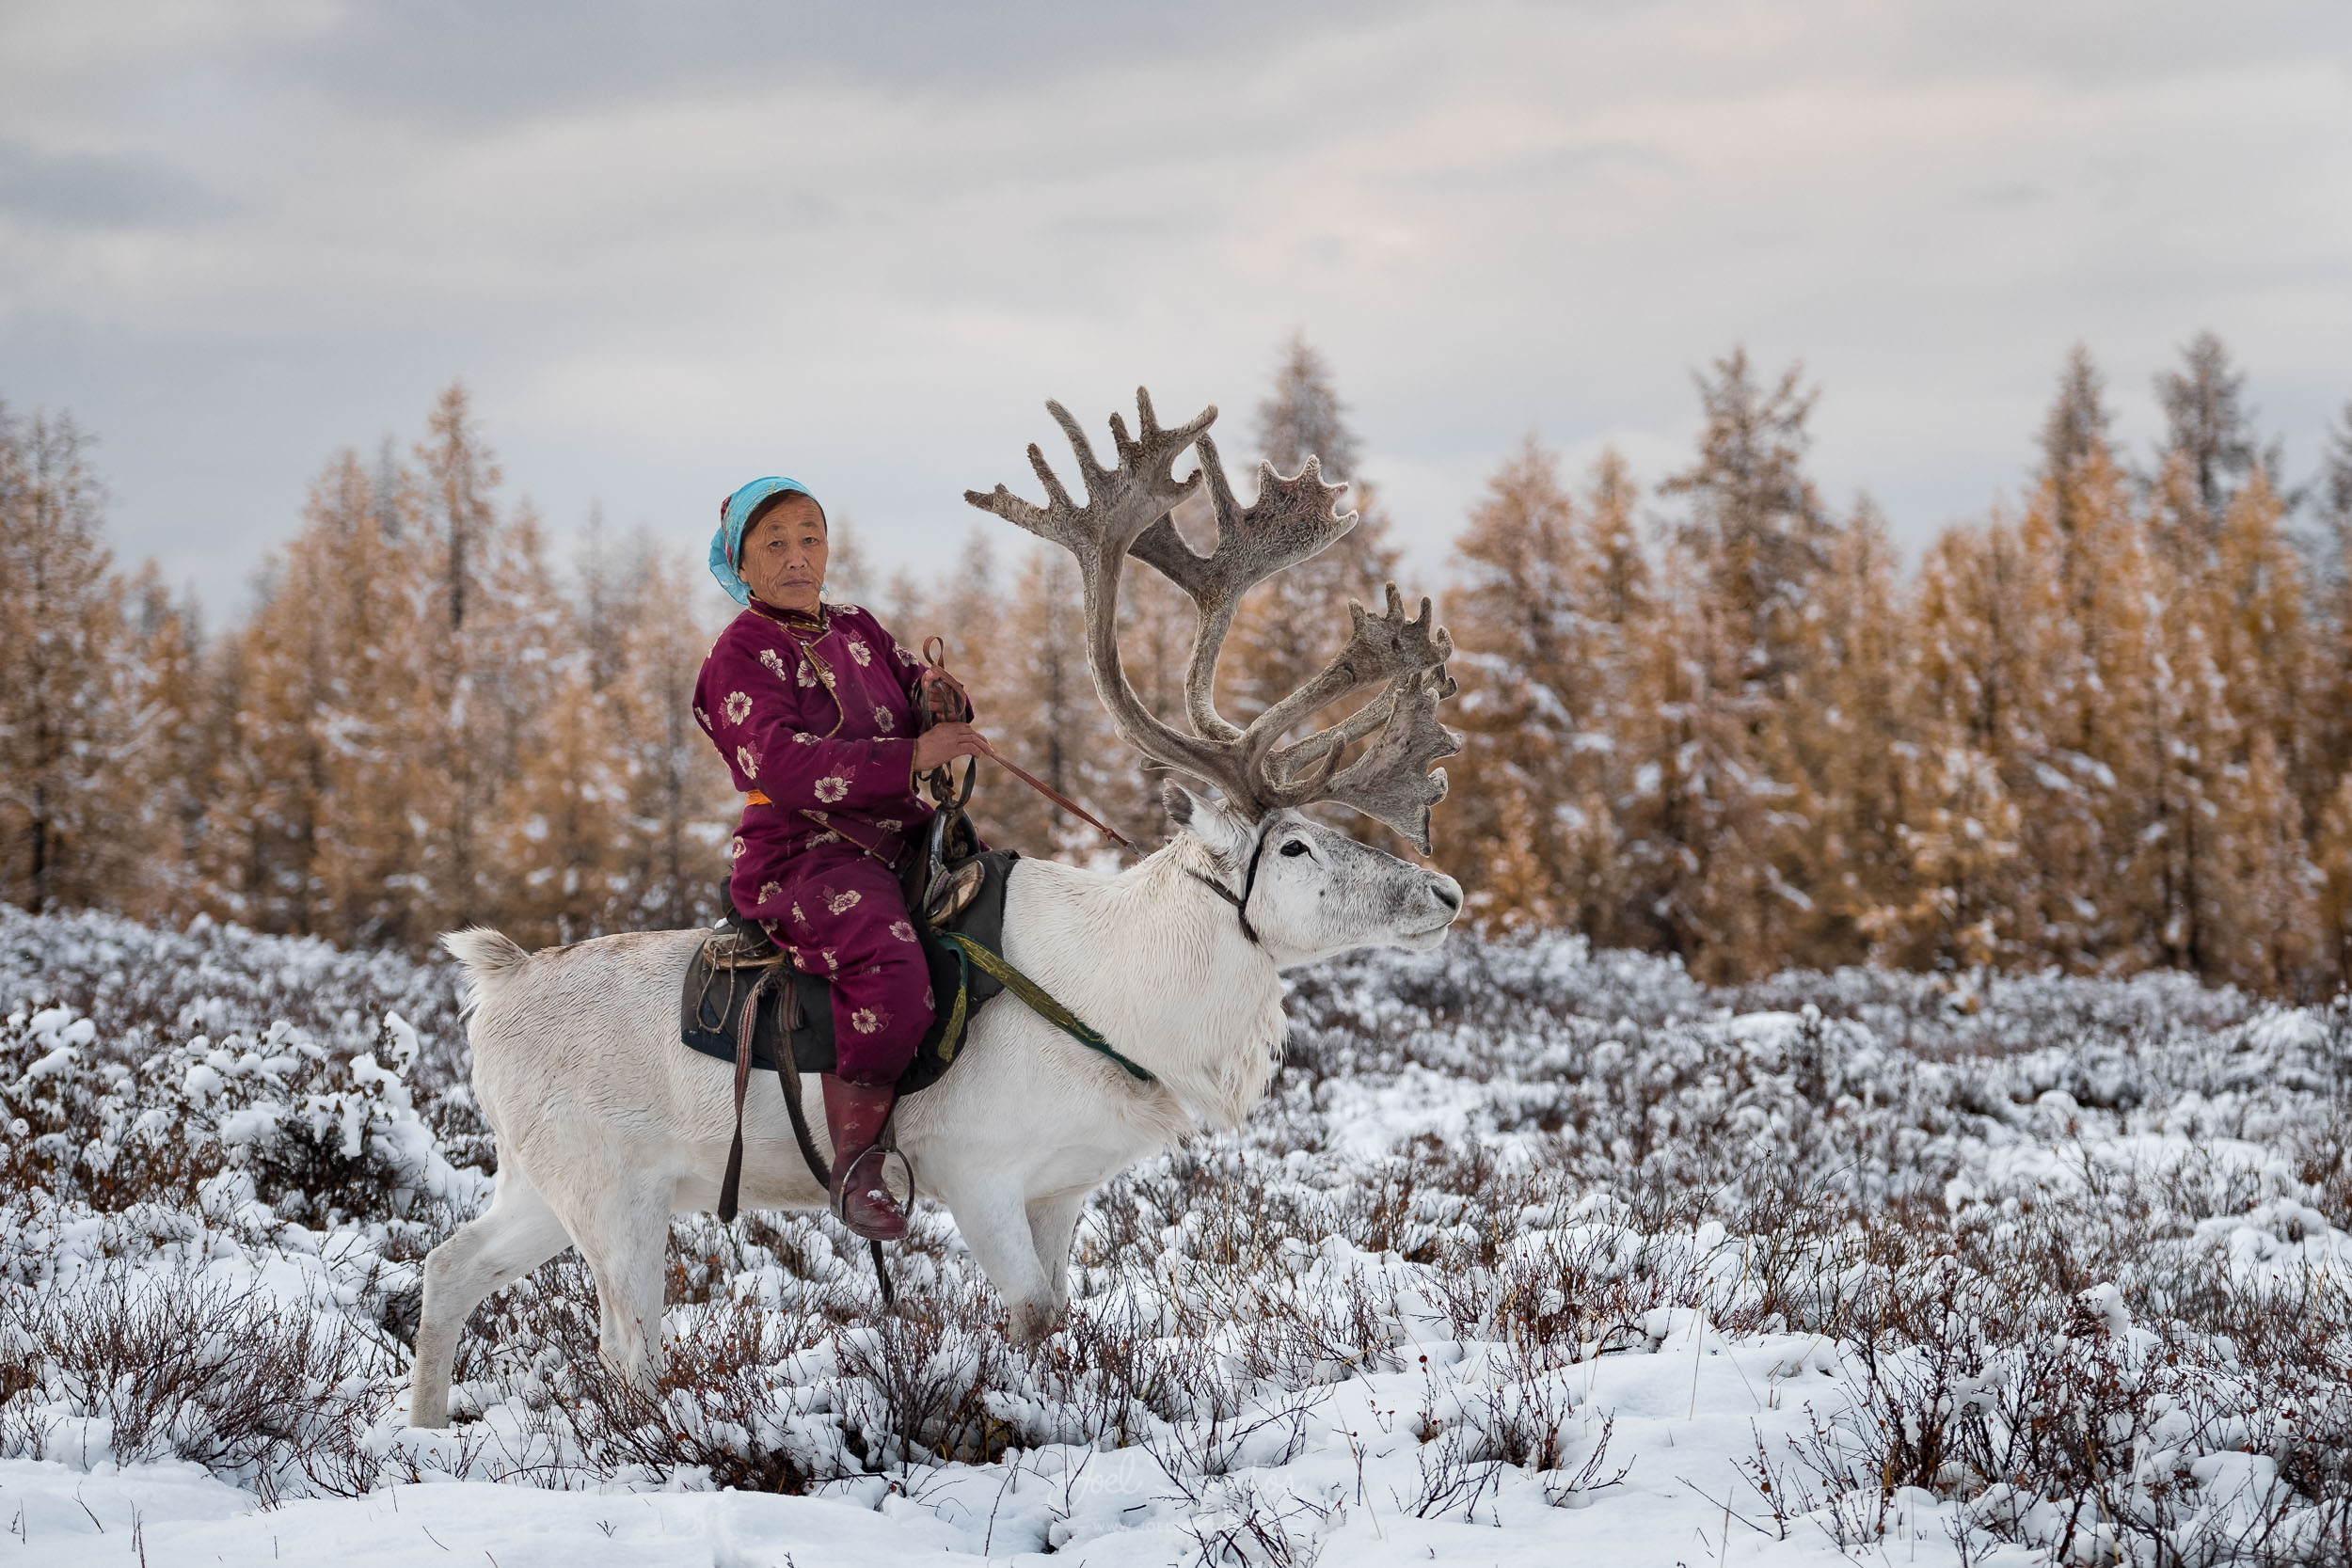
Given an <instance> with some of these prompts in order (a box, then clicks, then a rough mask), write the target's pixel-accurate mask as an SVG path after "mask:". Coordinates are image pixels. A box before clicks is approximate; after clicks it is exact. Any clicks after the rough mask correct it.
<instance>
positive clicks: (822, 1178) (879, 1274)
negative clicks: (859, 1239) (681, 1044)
mask: <svg viewBox="0 0 2352 1568" xmlns="http://www.w3.org/2000/svg"><path fill="white" fill-rule="evenodd" d="M784 986H785V990H784V994H785V997H786V1000H787V1003H788V1004H789V1005H790V1007H791V1012H790V1014H789V1015H788V1016H787V1017H786V1019H785V1020H784V1029H783V1035H784V1057H785V1059H784V1060H783V1061H779V1062H778V1063H777V1064H776V1084H777V1086H778V1087H780V1088H781V1089H783V1090H784V1111H785V1115H786V1116H787V1117H791V1118H792V1141H793V1142H794V1143H796V1144H798V1145H800V1146H801V1158H802V1159H803V1161H805V1162H807V1164H808V1174H809V1175H811V1176H813V1177H815V1178H816V1179H817V1186H818V1191H820V1192H831V1191H832V1189H833V1172H832V1171H831V1170H829V1169H827V1168H826V1166H825V1157H824V1156H823V1155H821V1154H819V1153H818V1152H817V1139H816V1137H815V1136H814V1135H813V1134H812V1133H811V1132H809V1130H808V1113H807V1111H805V1110H803V1108H802V1106H801V1074H800V1066H801V1064H800V1060H799V1058H798V1057H797V1056H795V1055H794V1053H793V1050H792V1036H793V1024H794V1023H795V1022H797V1020H798V1017H799V1014H800V1010H801V982H800V976H799V975H798V974H795V975H793V976H791V977H790V978H788V979H787V980H786V981H785V983H784ZM737 1116H738V1117H739V1118H740V1116H741V1112H740V1111H738V1112H737ZM736 1137H737V1139H738V1140H740V1139H741V1137H742V1133H741V1132H740V1131H738V1132H737V1133H736ZM866 1253H867V1256H869V1257H871V1258H872V1259H874V1277H875V1279H877V1280H878V1281H880V1282H881V1284H882V1306H883V1307H885V1308H888V1307H896V1306H898V1291H897V1290H896V1289H895V1288H894V1287H893V1286H892V1285H891V1283H890V1264H889V1263H888V1261H887V1260H886V1259H883V1257H882V1243H880V1242H878V1241H875V1240H874V1239H873V1238H872V1237H871V1236H868V1237H867V1238H866Z"/></svg>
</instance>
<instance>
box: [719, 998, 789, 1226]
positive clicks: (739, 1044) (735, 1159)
mask: <svg viewBox="0 0 2352 1568" xmlns="http://www.w3.org/2000/svg"><path fill="white" fill-rule="evenodd" d="M775 976H776V972H775V971H774V970H772V969H770V970H763V971H761V973H760V976H759V978H758V979H756V980H755V981H753V982H752V989H751V991H750V994H749V995H747V996H746V997H745V998H744V1001H743V1016H742V1018H741V1020H740V1021H739V1022H738V1023H737V1024H736V1027H735V1141H734V1142H733V1143H731V1144H729V1145H728V1146H727V1173H726V1175H724V1176H723V1177H721V1178H720V1179H719V1223H720V1224H722V1225H725V1224H729V1223H732V1222H733V1220H734V1219H735V1212H736V1206H737V1202H738V1200H739V1198H740V1197H741V1196H742V1190H743V1097H744V1095H745V1093H746V1092H747V1091H748V1090H749V1089H750V1088H751V1084H752V1034H753V1031H754V1030H755V1028H756V1027H757V1026H758V1023H759V1004H760V1001H761V999H762V998H764V997H765V996H766V995H767V994H768V987H769V983H770V982H771V981H772V980H773V979H774V978H775Z"/></svg>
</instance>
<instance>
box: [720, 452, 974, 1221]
mask: <svg viewBox="0 0 2352 1568" xmlns="http://www.w3.org/2000/svg"><path fill="white" fill-rule="evenodd" d="M719 515H720V522H719V531H718V533H717V534H716V535H715V536H714V537H713V538H712V540H711V542H710V570H711V575H712V576H714V577H716V578H718V579H719V583H720V586H722V587H723V588H724V589H726V591H727V593H728V594H730V595H732V596H733V597H734V599H735V600H736V602H737V603H739V604H740V605H742V606H743V611H742V613H741V614H739V615H738V616H737V617H736V618H735V619H734V621H732V622H731V623H729V624H728V626H727V628H726V629H725V630H724V631H723V632H721V633H720V634H719V641H717V643H715V644H714V645H713V646H712V648H711V650H710V656H709V657H707V658H706V659H705V660H704V661H703V668H702V675H701V678H700V679H699V680H698V681H697V682H696V684H695V688H694V719H695V721H696V722H698V723H699V724H701V725H702V727H703V729H704V731H705V732H706V733H707V734H708V735H709V736H710V739H711V742H712V744H714V745H716V746H717V747H718V748H719V754H720V755H721V756H722V757H724V758H725V759H726V764H727V767H728V768H730V769H731V770H732V771H733V773H734V775H735V787H736V788H737V789H739V790H740V791H742V792H743V794H744V795H745V797H746V798H747V800H746V803H745V805H744V807H743V822H742V826H741V827H740V828H739V830H738V831H737V832H736V835H735V842H734V844H733V846H732V847H731V849H730V851H729V852H730V854H731V855H732V857H733V860H734V870H733V873H732V876H731V878H730V889H731V891H732V893H733V895H734V898H735V907H736V910H737V911H739V912H740V913H741V914H743V915H744V916H746V917H747V918H750V919H754V920H757V921H758V922H759V923H760V925H761V926H762V927H765V928H766V929H767V931H768V933H769V935H770V936H771V937H772V938H774V939H775V941H776V942H777V943H778V944H779V945H780V946H782V947H783V948H784V949H785V950H786V952H787V953H788V954H789V955H790V956H791V959H792V963H793V966H794V967H795V968H797V969H800V970H802V971H803V972H805V973H807V974H821V975H823V976H825V978H826V979H828V980H830V981H832V982H833V1017H834V1041H835V1045H836V1049H837V1052H838V1060H837V1063H836V1067H835V1071H834V1072H833V1073H828V1074H826V1075H825V1078H824V1093H825V1121H826V1124H827V1126H828V1128H829V1130H830V1131H831V1132H832V1134H833V1148H834V1164H833V1193H832V1196H833V1207H834V1213H836V1214H838V1215H839V1216H840V1217H841V1219H842V1221H843V1223H844V1224H846V1225H848V1226H849V1227H850V1229H852V1230H854V1231H856V1232H857V1233H858V1234H859V1235H861V1236H870V1237H874V1238H876V1239H879V1240H882V1241H891V1240H895V1239H897V1238H898V1237H899V1236H902V1235H904V1234H905V1232H906V1214H905V1212H904V1211H902V1210H901V1209H900V1208H899V1207H898V1202H897V1200H896V1199H894V1198H893V1197H892V1196H890V1193H889V1191H888V1189H887V1188H886V1187H885V1186H884V1185H883V1183H882V1151H881V1150H880V1149H879V1148H877V1147H876V1146H877V1144H878V1143H879V1141H880V1140H881V1137H882V1129H883V1127H884V1126H885V1124H887V1122H888V1121H889V1119H890V1107H891V1102H892V1101H893V1100H894V1098H895V1097H896V1093H897V1091H896V1087H895V1085H896V1084H897V1082H898V1076H899V1074H901V1073H903V1072H904V1071H905V1070H906V1069H907V1065H908V1063H909V1062H911V1061H912V1060H913V1059H914V1051H915V1047H916V1046H918V1045H920V1044H921V1043H922V1039H923V1036H924V1033H925V1032H926V1031H927V1030H928V1029H930V1024H931V1019H932V1014H933V1009H934V999H933V997H932V995H931V991H930V974H929V972H928V970H927V969H926V967H925V965H924V961H923V952H922V948H921V947H920V945H918V943H917V942H916V940H915V935H914V923H913V922H912V921H911V920H910V919H909V917H908V914H907V908H906V901H905V895H904V894H903V893H902V892H901V891H900V884H899V880H898V869H897V868H898V866H899V865H901V864H903V863H904V861H903V857H904V856H906V855H909V854H913V853H917V852H919V846H920V842H921V839H922V834H923V830H924V827H925V824H926V823H927V822H928V821H929V820H930V807H928V806H926V805H925V804H924V803H923V802H922V801H921V800H918V799H917V798H916V796H915V792H914V790H915V780H916V779H917V777H919V776H920V775H922V774H924V773H928V772H930V770H931V769H932V768H938V767H941V766H943V765H945V764H946V763H947V762H949V761H951V760H953V759H954V758H957V757H969V756H978V755H980V754H981V753H982V751H983V748H984V747H985V744H986V743H985V742H984V741H983V740H982V739H981V738H980V735H979V732H977V730H975V729H973V728H972V726H971V725H970V723H968V722H966V720H968V719H969V717H970V705H969V704H968V703H967V702H966V701H965V700H964V695H963V691H962V689H961V687H960V686H958V685H957V684H956V683H955V682H954V680H953V679H952V678H950V677H948V676H947V675H946V673H945V672H944V671H935V670H929V671H927V670H926V669H925V667H924V666H923V665H922V664H921V663H920V662H919V661H917V660H916V659H914V657H910V656H909V655H908V653H907V652H906V650H905V649H903V648H901V647H899V646H898V642H897V641H894V640H893V639H892V637H891V635H890V633H889V632H887V631H885V630H883V629H882V623H881V622H879V621H877V620H875V619H874V617H873V616H872V615H871V614H869V613H868V612H866V610H860V609H858V608H857V607H855V606H853V605H844V604H827V603H825V602H824V600H823V598H822V597H821V594H822V591H823V588H824V584H825V556H826V522H825V513H824V509H823V508H822V507H820V506H819V505H818V503H817V498H816V497H814V496H812V495H810V494H809V492H808V491H807V490H806V489H805V488H804V487H803V486H802V485H801V484H800V483H798V482H797V481H794V480H789V479H777V478H771V479H761V480H755V481H754V482H752V483H749V484H746V485H745V486H743V488H741V489H740V490H738V491H737V492H736V493H735V494H734V495H732V496H730V497H728V498H727V499H726V501H725V503H724V504H723V506H722V507H721V509H720V514H719ZM917 705H923V706H925V707H927V708H928V709H929V710H930V715H931V717H932V719H933V721H934V722H933V723H932V725H931V727H930V728H929V729H923V730H921V733H920V734H918V733H917V731H918V729H919V728H920V726H918V725H917V723H916V722H915V715H916V712H917Z"/></svg>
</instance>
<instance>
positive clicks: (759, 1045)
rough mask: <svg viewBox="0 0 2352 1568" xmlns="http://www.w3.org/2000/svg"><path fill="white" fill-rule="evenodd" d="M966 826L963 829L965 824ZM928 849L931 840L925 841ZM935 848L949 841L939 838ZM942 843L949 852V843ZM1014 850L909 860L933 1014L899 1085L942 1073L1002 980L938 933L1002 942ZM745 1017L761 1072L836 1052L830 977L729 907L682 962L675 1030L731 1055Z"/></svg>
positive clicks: (804, 1064) (820, 1066)
mask: <svg viewBox="0 0 2352 1568" xmlns="http://www.w3.org/2000/svg"><path fill="white" fill-rule="evenodd" d="M966 831H967V832H968V830H966ZM931 848H932V847H931V846H929V845H927V846H926V849H927V850H929V849H931ZM942 848H949V847H946V846H943V847H942ZM949 852H952V850H951V849H949ZM1019 858H1020V854H1019V852H1018V851H1017V850H1011V849H992V850H989V851H987V852H985V853H977V854H969V855H965V856H962V857H959V858H957V859H954V860H952V861H951V860H948V859H946V856H945V855H935V854H930V853H927V854H926V855H924V856H923V857H921V859H920V860H919V861H918V863H917V866H916V871H917V872H918V873H919V878H916V877H911V878H910V880H911V881H917V882H918V884H919V885H918V888H917V892H918V896H917V897H911V898H909V899H908V900H907V907H908V909H909V910H910V911H914V912H915V913H916V918H915V921H914V932H915V936H916V938H917V939H918V940H919V941H920V942H921V943H922V947H923V961H924V963H925V964H926V965H927V966H928V967H929V969H930V977H931V995H932V996H933V997H934V998H935V999H936V1003H937V1006H936V1013H935V1016H934V1017H933V1018H932V1020H931V1026H930V1030H929V1031H928V1032H927V1033H926V1034H925V1035H924V1037H923V1041H922V1043H921V1044H920V1045H919V1046H917V1047H916V1048H915V1052H914V1061H913V1062H911V1063H909V1064H908V1067H907V1069H906V1071H905V1072H904V1073H903V1074H901V1075H900V1076H899V1079H898V1092H899V1093H900V1094H902V1095H908V1094H915V1093H919V1092H920V1091H922V1090H924V1089H927V1088H929V1087H930V1086H931V1085H933V1084H936V1083H938V1082H939V1080H940V1079H941V1078H942V1077H943V1076H945V1075H946V1071H947V1069H948V1068H949V1067H950V1066H952V1065H953V1064H954V1062H955V1059H956V1051H957V1049H958V1048H959V1047H961V1045H962V1043H963V1037H964V1035H965V1033H966V1032H967V1029H968V1027H969V1025H970V1023H971V1021H972V1015H973V1013H974V1012H975V1011H977V1009H978V1007H979V1006H980V1004H981V1003H983V1002H986V1001H987V1000H989V998H991V997H993V996H994V995H996V994H997V993H998V992H999V991H1001V990H1004V986H1003V985H1002V984H1001V983H1000V982H999V981H998V980H997V979H996V977H995V976H994V975H993V974H989V973H988V971H987V970H985V969H983V968H981V967H979V966H977V965H976V964H974V963H973V962H972V961H971V960H970V958H969V957H968V956H967V952H966V950H965V949H964V948H963V947H961V946H960V945H957V944H954V943H951V942H947V941H945V940H943V938H942V937H941V935H940V933H941V932H949V931H951V932H955V933H958V934H960V935H961V936H962V937H964V938H966V939H967V940H969V941H971V942H977V944H978V945H980V946H981V947H984V948H987V949H988V950H990V951H991V952H1002V951H1003V950H1004V928H1005V881H1006V878H1007V877H1008V876H1009V874H1010V872H1011V869H1012V863H1013V862H1014V861H1016V860H1018V859H1019ZM747 1023H748V1026H749V1030H750V1037H751V1065H752V1066H753V1067H754V1068H756V1069H761V1070H763V1071H769V1072H785V1071H793V1072H831V1071H833V1070H834V1062H835V1060H836V1055H835V1051H834V1035H833V986H832V983H831V982H829V981H828V980H826V979H825V978H824V977H823V976H822V975H818V974H803V973H801V972H800V971H799V970H796V969H794V968H793V967H792V961H791V959H790V958H789V957H788V956H787V955H786V953H785V952H784V951H783V950H782V949H781V948H779V947H778V946H777V945H776V944H775V943H774V942H771V941H770V940H769V937H768V933H767V932H766V931H764V930H762V929H761V928H760V927H759V925H758V923H757V922H755V921H751V920H747V919H745V918H744V917H743V916H742V915H740V914H738V913H736V912H735V911H733V909H732V908H730V909H729V911H728V913H727V918H726V920H725V921H724V923H723V925H722V926H721V927H719V928H718V929H716V930H714V931H712V932H711V933H710V935H709V936H707V937H706V938H705V939H704V940H703V945H702V947H701V949H700V951H698V952H697V953H696V954H695V955H694V957H693V958H692V959H691V961H690V962H689V963H688V965H687V968H686V975H685V980H684V984H683V985H682V986H681V987H680V989H679V994H678V1038H679V1040H680V1042H681V1043H683V1044H684V1045H686V1046H687V1047H689V1048H690V1049H691V1050H694V1051H699V1052H701V1053H703V1054H704V1055H706V1056H715V1057H717V1058H719V1059H720V1060H721V1061H724V1062H733V1061H734V1060H735V1059H736V1056H737V1053H738V1048H739V1045H740V1044H741V1042H742V1039H743V1036H744V1032H745V1028H746V1025H747Z"/></svg>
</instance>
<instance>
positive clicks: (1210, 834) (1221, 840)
mask: <svg viewBox="0 0 2352 1568" xmlns="http://www.w3.org/2000/svg"><path fill="white" fill-rule="evenodd" d="M1160 803H1161V804H1162V805H1164V806H1166V807H1167V808H1168V821H1169V822H1170V823H1171V824H1172V825H1173V826H1174V827H1175V828H1176V830H1177V831H1178V832H1186V833H1190V834H1191V835H1192V836H1193V837H1194V838H1196V839H1199V840H1200V843H1201V844H1202V845H1204V846H1206V847H1207V848H1208V851H1209V853H1211V854H1213V855H1218V856H1224V857H1228V858H1230V857H1232V855H1234V854H1236V853H1246V852H1247V850H1248V845H1249V842H1250V833H1251V828H1250V825H1249V824H1248V822H1247V821H1245V820H1243V819H1242V818H1241V817H1240V816H1238V815H1236V814H1235V813H1234V811H1233V810H1232V808H1231V807H1230V806H1224V805H1220V804H1218V803H1217V802H1216V801H1215V800H1202V799H1201V798H1200V796H1198V795H1195V794H1194V793H1193V792H1192V791H1191V790H1189V789H1186V788H1185V787H1184V785H1183V784H1178V783H1177V782H1176V781H1175V780H1173V779H1168V780H1166V781H1164V782H1163V783H1162V784H1160Z"/></svg>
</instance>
